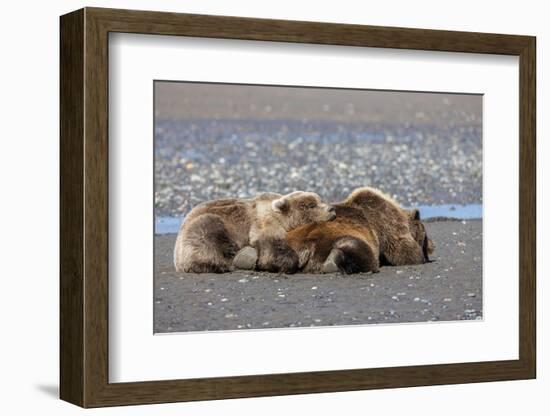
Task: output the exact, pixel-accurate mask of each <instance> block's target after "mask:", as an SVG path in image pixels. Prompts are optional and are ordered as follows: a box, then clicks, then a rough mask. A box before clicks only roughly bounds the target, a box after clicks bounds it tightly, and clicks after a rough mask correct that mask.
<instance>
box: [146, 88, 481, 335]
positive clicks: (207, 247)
mask: <svg viewBox="0 0 550 416" xmlns="http://www.w3.org/2000/svg"><path fill="white" fill-rule="evenodd" d="M152 87H153V93H154V94H153V95H154V114H153V115H152V116H153V118H154V140H153V142H154V152H153V154H154V160H153V161H152V162H153V165H154V195H152V197H153V204H152V205H153V209H154V275H153V279H154V299H153V302H154V305H153V312H154V328H153V332H154V333H155V334H161V333H188V332H202V331H233V330H236V331H242V330H260V329H262V330H263V329H289V328H308V327H313V328H319V327H328V326H330V327H339V326H348V325H371V324H377V325H380V324H412V323H416V324H427V323H430V324H431V323H433V322H450V321H457V322H458V321H462V322H463V321H479V320H483V221H482V217H483V215H482V214H483V136H482V133H483V95H482V94H471V93H464V92H455V91H449V92H445V93H442V92H430V91H393V90H368V89H349V88H339V87H338V88H336V87H318V86H307V85H253V84H228V83H213V82H196V81H193V82H188V81H174V80H155V81H154V82H153V86H152ZM470 324H472V322H470Z"/></svg>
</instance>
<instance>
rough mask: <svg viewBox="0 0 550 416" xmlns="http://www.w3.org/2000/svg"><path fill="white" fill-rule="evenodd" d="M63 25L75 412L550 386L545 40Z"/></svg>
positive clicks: (110, 18) (102, 21)
mask: <svg viewBox="0 0 550 416" xmlns="http://www.w3.org/2000/svg"><path fill="white" fill-rule="evenodd" d="M60 24H61V51H60V52H61V96H60V97H61V129H60V130H61V178H60V181H61V250H60V251H61V272H60V274H61V276H60V279H61V283H60V285H61V288H60V290H61V293H60V295H61V305H60V323H61V334H60V341H61V351H60V358H61V365H60V372H61V388H60V395H61V398H62V399H63V400H66V401H69V402H71V403H74V404H77V405H80V406H83V407H100V406H114V405H127V404H146V403H162V402H176V401H190V400H211V399H223V398H237V397H256V396H267V395H285V394H301V393H318V392H335V391H349V390H362V389H377V388H396V387H409V386H422V385H436V384H454V383H471V382H486V381H499V380H515V379H528V378H534V377H535V375H536V334H535V310H536V306H535V263H536V261H535V260H536V259H535V244H536V235H535V221H536V211H535V201H536V194H535V184H536V179H535V160H536V150H535V107H536V97H535V49H536V47H535V38H534V37H530V36H518V35H500V34H486V33H467V32H451V31H436V30H421V29H404V28H390V27H375V26H361V25H344V24H328V23H315V22H296V21H283V20H266V19H251V18H240V17H226V16H205V15H189V14H175V13H159V12H146V11H129V10H113V9H98V8H85V9H82V10H78V11H75V12H72V13H70V14H67V15H65V16H62V17H61V22H60Z"/></svg>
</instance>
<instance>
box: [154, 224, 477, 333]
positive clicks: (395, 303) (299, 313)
mask: <svg viewBox="0 0 550 416" xmlns="http://www.w3.org/2000/svg"><path fill="white" fill-rule="evenodd" d="M427 230H428V234H429V235H430V237H431V238H432V239H433V241H434V242H435V244H436V252H435V253H434V257H433V260H434V261H433V262H432V263H428V264H424V265H417V266H407V267H383V268H382V269H381V271H380V273H377V274H371V273H368V274H356V275H350V276H344V275H340V274H329V275H319V274H318V275H310V274H296V275H277V274H269V273H252V272H234V273H227V274H223V275H215V274H202V275H190V274H178V273H176V272H175V271H174V267H173V264H172V250H173V247H174V242H175V235H162V236H160V235H157V236H155V251H156V252H155V276H156V278H155V304H154V313H155V320H154V321H155V328H154V330H155V332H157V333H158V332H183V331H214V330H234V329H253V328H255V329H257V328H286V327H307V326H330V325H354V324H358V325H359V324H371V323H372V324H374V323H397V322H425V321H451V320H473V319H481V318H482V277H481V276H482V222H481V221H480V220H470V221H434V222H429V223H427Z"/></svg>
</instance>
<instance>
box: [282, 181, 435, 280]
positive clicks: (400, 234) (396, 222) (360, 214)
mask: <svg viewBox="0 0 550 416" xmlns="http://www.w3.org/2000/svg"><path fill="white" fill-rule="evenodd" d="M333 206H334V208H335V209H336V219H335V220H334V221H332V222H327V223H314V224H307V225H303V226H301V227H297V228H295V229H294V230H291V231H289V232H288V233H287V234H286V236H285V240H286V242H287V244H288V245H289V246H290V247H291V248H292V249H293V250H294V251H295V253H296V254H297V255H298V258H299V268H300V270H301V271H303V272H307V273H334V272H338V271H340V272H343V273H364V272H369V271H370V272H374V273H376V272H378V269H379V267H380V266H381V265H393V266H401V265H406V264H422V263H426V262H428V261H429V257H428V256H429V255H430V254H431V253H432V252H433V250H434V245H433V242H432V241H431V240H430V239H429V238H428V235H427V234H426V229H425V227H424V224H423V223H422V221H421V220H420V214H419V212H418V210H416V209H415V210H412V211H407V210H405V209H404V208H402V207H400V206H399V205H398V204H397V202H395V201H394V200H393V199H392V198H390V197H389V196H387V195H385V194H383V193H382V192H380V191H379V190H377V189H374V188H369V187H364V188H359V189H356V190H355V191H353V192H352V193H351V194H350V195H349V196H348V197H347V198H346V199H345V200H344V201H342V202H340V203H337V204H334V205H333Z"/></svg>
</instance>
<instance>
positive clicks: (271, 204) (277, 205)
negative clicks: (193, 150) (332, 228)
mask: <svg viewBox="0 0 550 416" xmlns="http://www.w3.org/2000/svg"><path fill="white" fill-rule="evenodd" d="M334 218H335V213H334V208H333V207H332V206H330V205H327V204H325V203H323V202H322V201H321V198H320V197H319V195H317V194H315V193H312V192H300V191H297V192H292V193H290V194H288V195H279V194H275V193H264V194H261V195H259V196H257V197H254V198H250V199H220V200H215V201H210V202H205V203H202V204H200V205H198V206H196V207H195V208H193V209H192V210H191V212H190V213H189V214H188V215H187V216H186V218H185V220H184V222H183V224H182V225H181V227H180V230H179V233H178V236H177V239H176V245H175V248H174V265H175V268H176V270H177V271H179V272H186V273H224V272H229V271H232V270H234V269H235V264H234V263H235V262H236V263H238V264H240V267H239V268H245V269H256V270H264V271H269V272H282V273H294V272H296V271H297V270H298V267H299V259H298V256H297V254H296V252H295V251H293V250H292V249H291V248H290V247H289V246H288V244H287V242H286V241H285V234H286V233H287V232H289V231H292V230H293V229H294V228H296V227H299V226H302V225H306V224H309V223H318V224H322V223H323V222H325V221H330V220H333V219H334Z"/></svg>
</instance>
